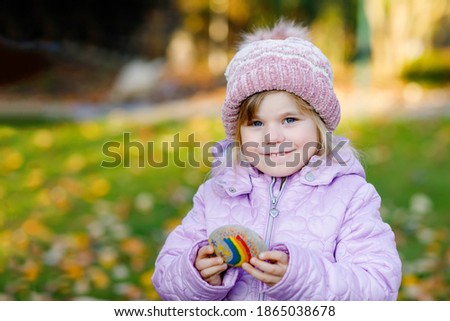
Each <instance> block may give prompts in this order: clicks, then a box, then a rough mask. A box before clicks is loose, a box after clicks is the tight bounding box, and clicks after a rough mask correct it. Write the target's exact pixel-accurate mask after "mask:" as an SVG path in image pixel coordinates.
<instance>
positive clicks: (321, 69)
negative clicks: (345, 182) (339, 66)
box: [222, 20, 340, 139]
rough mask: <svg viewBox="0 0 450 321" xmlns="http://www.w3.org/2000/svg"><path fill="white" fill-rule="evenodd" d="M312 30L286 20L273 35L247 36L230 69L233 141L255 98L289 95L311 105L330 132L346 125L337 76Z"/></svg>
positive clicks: (225, 113) (227, 116)
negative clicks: (243, 108) (242, 112)
mask: <svg viewBox="0 0 450 321" xmlns="http://www.w3.org/2000/svg"><path fill="white" fill-rule="evenodd" d="M307 38H308V29H307V28H304V27H301V26H297V25H295V23H294V22H292V21H291V22H288V21H285V20H280V21H279V22H278V23H277V24H275V26H274V27H273V28H271V29H269V28H261V29H257V30H255V31H254V32H253V33H250V34H246V35H244V36H243V41H242V42H241V43H240V44H239V50H238V52H237V53H236V54H235V56H234V57H233V59H232V60H231V62H230V63H229V65H228V67H227V69H226V71H225V77H226V79H227V82H228V83H227V91H226V97H225V102H224V104H223V106H222V122H223V125H224V128H225V133H226V135H227V138H228V139H234V138H235V135H236V126H237V119H238V116H239V108H240V105H241V103H242V102H243V101H244V100H245V99H246V98H248V97H250V96H252V95H253V94H256V93H259V92H263V91H268V90H284V91H287V92H290V93H293V94H295V95H297V96H298V97H300V98H302V99H303V100H305V101H306V102H308V103H309V104H310V105H311V106H312V107H313V108H314V110H315V111H316V112H317V114H319V116H320V117H321V118H322V120H323V121H324V123H325V126H326V127H327V129H329V130H331V131H333V130H334V129H335V128H336V127H337V125H338V123H339V120H340V104H339V101H338V99H337V97H336V94H335V92H334V89H333V71H332V69H331V65H330V63H329V61H328V59H327V58H326V57H325V55H324V54H323V53H322V52H321V51H320V49H319V48H317V47H316V46H314V45H313V44H312V43H311V42H310V41H309V40H308V39H307Z"/></svg>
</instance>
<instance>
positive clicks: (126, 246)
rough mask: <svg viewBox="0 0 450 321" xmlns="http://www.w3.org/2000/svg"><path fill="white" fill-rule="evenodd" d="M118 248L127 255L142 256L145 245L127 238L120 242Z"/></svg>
mask: <svg viewBox="0 0 450 321" xmlns="http://www.w3.org/2000/svg"><path fill="white" fill-rule="evenodd" d="M120 248H121V249H122V251H124V252H125V253H127V254H129V255H136V256H137V255H142V254H143V253H144V252H145V244H144V242H142V241H141V240H139V239H137V238H129V239H126V240H124V241H123V242H122V244H121V246H120Z"/></svg>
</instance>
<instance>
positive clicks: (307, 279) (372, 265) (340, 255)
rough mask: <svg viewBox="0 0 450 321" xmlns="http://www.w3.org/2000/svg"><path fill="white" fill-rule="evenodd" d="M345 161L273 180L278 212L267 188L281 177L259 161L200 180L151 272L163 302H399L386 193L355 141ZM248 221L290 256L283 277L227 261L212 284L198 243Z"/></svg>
mask: <svg viewBox="0 0 450 321" xmlns="http://www.w3.org/2000/svg"><path fill="white" fill-rule="evenodd" d="M339 156H340V157H341V159H342V160H344V161H345V164H339V163H338V162H333V163H332V164H326V162H325V161H324V160H323V159H320V158H318V157H317V156H313V158H311V160H310V162H309V164H317V161H322V164H321V165H320V166H316V167H312V166H305V167H304V168H302V170H300V171H299V172H297V173H295V174H293V175H292V176H290V177H288V178H287V181H286V184H285V186H284V188H283V189H281V188H280V185H281V180H280V179H277V180H275V181H274V183H275V184H274V186H273V194H274V197H276V198H278V203H277V205H276V208H277V210H278V213H279V215H278V216H276V217H275V218H274V217H272V216H271V215H270V214H269V212H270V209H271V207H272V205H271V199H270V192H269V188H270V186H271V182H272V181H273V180H274V179H272V178H271V177H268V176H267V175H264V174H262V173H260V172H258V171H256V170H255V169H249V168H240V169H238V170H232V169H226V170H224V171H222V172H221V173H220V174H218V175H215V176H213V177H212V178H211V179H209V180H208V181H206V182H205V183H204V184H203V185H201V186H200V188H199V190H198V192H197V193H196V195H195V197H194V206H193V208H192V210H191V211H190V212H189V213H188V215H187V216H186V217H185V218H184V220H183V222H182V224H181V225H180V226H178V227H177V228H176V229H175V230H174V231H173V232H172V233H171V234H170V235H169V237H168V239H167V241H166V243H165V245H164V247H163V248H162V250H161V252H160V254H159V256H158V258H157V261H156V264H155V271H154V274H153V285H154V287H155V288H156V290H157V291H158V293H159V294H160V296H161V298H163V299H165V300H280V301H281V300H317V301H323V300H395V299H396V298H397V293H398V289H399V286H400V280H401V262H400V259H399V256H398V253H397V249H396V245H395V240H394V234H393V233H392V230H391V228H390V227H389V225H387V224H386V223H383V221H382V219H381V217H380V214H379V207H380V197H379V195H378V194H377V192H376V191H375V189H374V187H373V186H372V185H371V184H368V183H367V182H366V181H365V174H364V170H363V168H362V166H361V164H360V163H359V161H358V160H357V159H356V158H355V157H354V156H353V153H352V152H351V150H350V148H349V147H348V143H346V144H345V146H344V148H343V149H341V150H340V151H339ZM226 224H241V225H243V226H247V227H250V228H252V229H253V230H255V231H256V232H257V233H258V234H260V235H261V236H262V237H264V238H265V239H266V242H267V243H268V244H269V247H270V248H271V249H275V250H280V251H284V252H286V253H288V254H289V265H288V269H287V272H286V274H285V276H284V277H283V279H282V280H281V281H280V282H279V283H277V284H276V285H274V286H272V287H268V286H266V285H265V284H263V283H262V282H260V281H257V280H255V279H254V278H252V277H251V276H250V275H249V274H247V273H246V272H245V271H244V270H242V269H241V268H229V269H228V270H227V271H226V272H225V274H224V276H223V282H222V285H221V286H211V285H209V284H208V283H207V282H205V281H204V280H202V278H201V276H200V275H199V273H198V272H197V270H196V269H195V267H194V261H195V258H196V255H197V251H198V249H199V248H200V247H202V246H203V245H206V244H207V239H208V235H209V234H210V233H211V232H212V231H213V230H214V229H216V228H217V227H219V226H222V225H226Z"/></svg>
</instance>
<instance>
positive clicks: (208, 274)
mask: <svg viewBox="0 0 450 321" xmlns="http://www.w3.org/2000/svg"><path fill="white" fill-rule="evenodd" d="M213 253H214V248H213V247H212V246H211V245H207V246H203V247H202V248H200V250H198V253H197V258H196V259H195V264H194V266H195V268H196V269H197V271H198V272H199V273H200V275H201V277H202V279H203V280H205V281H206V282H208V283H209V284H211V285H222V276H221V275H220V274H221V273H222V272H223V271H225V270H226V269H227V268H228V265H227V264H226V263H224V262H223V258H221V257H218V256H213Z"/></svg>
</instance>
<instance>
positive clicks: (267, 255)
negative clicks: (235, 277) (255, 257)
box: [259, 251, 289, 265]
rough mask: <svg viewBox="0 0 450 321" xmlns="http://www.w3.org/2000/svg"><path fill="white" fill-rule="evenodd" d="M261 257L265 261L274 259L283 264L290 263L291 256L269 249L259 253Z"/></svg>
mask: <svg viewBox="0 0 450 321" xmlns="http://www.w3.org/2000/svg"><path fill="white" fill-rule="evenodd" d="M259 259H261V260H263V261H273V262H277V263H279V264H282V265H287V264H288V263H289V256H288V255H287V254H286V253H284V252H280V251H267V252H263V253H261V254H260V255H259Z"/></svg>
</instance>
